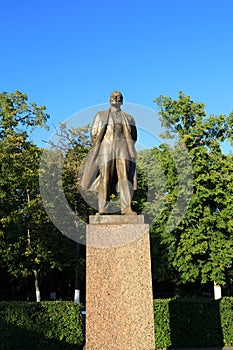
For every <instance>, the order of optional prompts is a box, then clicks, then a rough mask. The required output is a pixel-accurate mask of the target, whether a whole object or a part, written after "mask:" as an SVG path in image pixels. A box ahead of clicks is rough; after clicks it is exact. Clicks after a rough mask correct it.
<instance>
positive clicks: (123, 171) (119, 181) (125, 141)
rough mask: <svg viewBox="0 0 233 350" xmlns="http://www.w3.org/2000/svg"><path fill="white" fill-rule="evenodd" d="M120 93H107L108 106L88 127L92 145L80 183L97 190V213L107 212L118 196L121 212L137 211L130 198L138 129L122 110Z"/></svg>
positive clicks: (134, 182) (134, 179)
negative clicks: (117, 195)
mask: <svg viewBox="0 0 233 350" xmlns="http://www.w3.org/2000/svg"><path fill="white" fill-rule="evenodd" d="M122 104H123V96H122V94H121V93H120V92H119V91H114V92H112V93H111V95H110V108H109V109H108V110H104V111H100V112H98V113H97V114H96V116H95V118H94V122H93V125H92V127H91V139H92V143H93V148H92V150H91V152H90V154H89V156H88V158H87V161H86V164H85V168H84V173H83V177H82V181H81V186H82V187H83V188H84V189H85V190H89V191H97V192H98V206H99V214H108V213H109V204H110V197H111V195H112V194H115V195H116V194H119V195H120V202H121V213H122V214H127V215H133V214H136V213H135V212H133V211H132V209H131V201H132V196H133V192H134V190H135V189H136V188H137V183H136V182H137V181H136V171H135V170H136V150H135V142H136V141H137V129H136V125H135V120H134V118H133V117H132V116H131V115H129V114H127V113H125V112H123V111H122V110H121V105H122Z"/></svg>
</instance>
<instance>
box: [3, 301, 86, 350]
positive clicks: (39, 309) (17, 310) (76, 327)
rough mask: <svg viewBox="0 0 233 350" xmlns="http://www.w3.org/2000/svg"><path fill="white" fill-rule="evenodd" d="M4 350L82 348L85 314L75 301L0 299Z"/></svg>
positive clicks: (76, 349) (67, 349)
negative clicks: (3, 300)
mask: <svg viewBox="0 0 233 350" xmlns="http://www.w3.org/2000/svg"><path fill="white" fill-rule="evenodd" d="M0 334H1V339H0V349H1V350H15V349H17V350H32V349H33V350H41V349H43V350H74V349H75V350H78V349H82V344H83V341H84V339H83V333H82V315H81V308H80V305H79V304H77V303H73V302H62V301H59V302H41V303H35V302H30V303H29V302H0Z"/></svg>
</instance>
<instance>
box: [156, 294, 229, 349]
mask: <svg viewBox="0 0 233 350" xmlns="http://www.w3.org/2000/svg"><path fill="white" fill-rule="evenodd" d="M154 314H155V342H156V348H157V349H163V348H169V347H172V348H173V347H174V348H175V347H180V348H182V347H209V348H211V347H222V346H223V345H225V346H232V345H233V298H230V297H225V298H223V299H221V300H220V301H214V300H210V299H197V298H192V299H186V298H182V299H157V300H154Z"/></svg>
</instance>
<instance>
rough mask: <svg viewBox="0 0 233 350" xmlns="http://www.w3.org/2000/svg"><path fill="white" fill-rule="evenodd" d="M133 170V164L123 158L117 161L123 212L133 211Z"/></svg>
mask: <svg viewBox="0 0 233 350" xmlns="http://www.w3.org/2000/svg"><path fill="white" fill-rule="evenodd" d="M131 168H132V167H131V162H130V161H129V160H127V159H123V158H118V159H116V169H117V177H118V192H120V199H121V211H122V212H125V211H130V210H131V200H132V197H133V185H132V169H131Z"/></svg>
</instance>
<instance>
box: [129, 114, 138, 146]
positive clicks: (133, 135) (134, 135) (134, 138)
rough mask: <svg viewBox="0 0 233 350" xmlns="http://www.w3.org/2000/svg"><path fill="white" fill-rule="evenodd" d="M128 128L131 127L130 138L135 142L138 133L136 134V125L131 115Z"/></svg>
mask: <svg viewBox="0 0 233 350" xmlns="http://www.w3.org/2000/svg"><path fill="white" fill-rule="evenodd" d="M130 129H131V131H130V134H131V137H132V140H133V141H134V142H136V141H137V136H138V135H137V128H136V125H135V120H134V118H133V117H131V119H130Z"/></svg>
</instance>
